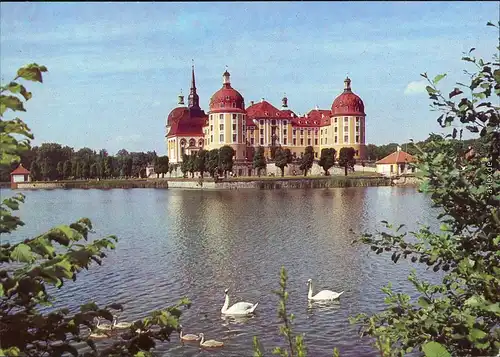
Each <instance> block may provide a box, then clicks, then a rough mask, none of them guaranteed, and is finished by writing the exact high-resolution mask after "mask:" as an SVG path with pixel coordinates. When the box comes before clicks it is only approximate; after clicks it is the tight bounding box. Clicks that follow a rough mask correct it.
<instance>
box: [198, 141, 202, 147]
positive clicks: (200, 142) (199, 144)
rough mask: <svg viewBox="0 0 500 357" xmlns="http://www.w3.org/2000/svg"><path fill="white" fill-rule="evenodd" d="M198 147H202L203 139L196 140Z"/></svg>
mask: <svg viewBox="0 0 500 357" xmlns="http://www.w3.org/2000/svg"><path fill="white" fill-rule="evenodd" d="M198 146H200V147H201V146H203V139H200V140H198Z"/></svg>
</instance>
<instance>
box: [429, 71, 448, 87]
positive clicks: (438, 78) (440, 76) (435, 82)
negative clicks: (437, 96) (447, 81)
mask: <svg viewBox="0 0 500 357" xmlns="http://www.w3.org/2000/svg"><path fill="white" fill-rule="evenodd" d="M444 77H446V73H444V74H438V75H437V76H436V77H434V79H433V80H432V83H433V84H434V85H436V84H438V82H439V81H440V80H441V79H443V78H444Z"/></svg>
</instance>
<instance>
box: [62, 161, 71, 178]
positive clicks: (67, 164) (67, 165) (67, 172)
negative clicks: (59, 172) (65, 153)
mask: <svg viewBox="0 0 500 357" xmlns="http://www.w3.org/2000/svg"><path fill="white" fill-rule="evenodd" d="M70 176H71V161H69V160H66V161H64V165H63V178H65V179H68V178H70Z"/></svg>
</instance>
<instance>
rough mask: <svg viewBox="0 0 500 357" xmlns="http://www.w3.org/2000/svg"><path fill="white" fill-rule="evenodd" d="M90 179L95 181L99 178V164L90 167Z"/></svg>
mask: <svg viewBox="0 0 500 357" xmlns="http://www.w3.org/2000/svg"><path fill="white" fill-rule="evenodd" d="M89 177H90V178H91V179H95V178H96V177H97V163H95V162H94V163H93V164H92V165H90V171H89Z"/></svg>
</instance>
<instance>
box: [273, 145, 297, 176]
mask: <svg viewBox="0 0 500 357" xmlns="http://www.w3.org/2000/svg"><path fill="white" fill-rule="evenodd" d="M292 159H293V158H292V153H291V151H290V149H283V148H281V147H278V148H277V149H276V152H275V154H274V164H275V165H276V167H279V168H280V169H281V177H283V176H285V167H287V166H288V164H290V163H291V162H292Z"/></svg>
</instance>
